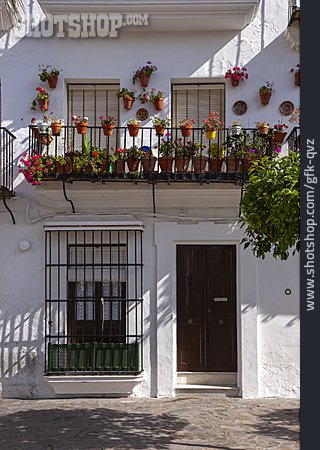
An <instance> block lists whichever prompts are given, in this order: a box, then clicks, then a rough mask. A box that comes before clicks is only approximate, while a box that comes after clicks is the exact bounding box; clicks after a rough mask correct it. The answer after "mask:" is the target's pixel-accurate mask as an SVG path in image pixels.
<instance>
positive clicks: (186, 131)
mask: <svg viewBox="0 0 320 450" xmlns="http://www.w3.org/2000/svg"><path fill="white" fill-rule="evenodd" d="M180 130H181V133H182V136H183V137H189V136H190V134H191V130H192V126H180Z"/></svg>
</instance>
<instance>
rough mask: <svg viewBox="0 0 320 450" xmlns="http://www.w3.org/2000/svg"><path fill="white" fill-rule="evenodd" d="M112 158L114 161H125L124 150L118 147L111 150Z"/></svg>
mask: <svg viewBox="0 0 320 450" xmlns="http://www.w3.org/2000/svg"><path fill="white" fill-rule="evenodd" d="M113 156H114V158H115V160H118V159H126V149H125V148H120V147H118V148H116V149H115V150H113Z"/></svg>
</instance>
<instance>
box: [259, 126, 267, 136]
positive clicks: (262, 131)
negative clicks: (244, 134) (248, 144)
mask: <svg viewBox="0 0 320 450" xmlns="http://www.w3.org/2000/svg"><path fill="white" fill-rule="evenodd" d="M258 130H259V134H260V136H261V137H263V136H268V133H269V127H268V125H265V126H263V127H259V128H258Z"/></svg>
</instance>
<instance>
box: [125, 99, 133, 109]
mask: <svg viewBox="0 0 320 450" xmlns="http://www.w3.org/2000/svg"><path fill="white" fill-rule="evenodd" d="M132 105H133V98H130V97H123V107H124V109H126V110H127V111H130V109H131V108H132Z"/></svg>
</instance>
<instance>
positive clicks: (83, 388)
mask: <svg viewBox="0 0 320 450" xmlns="http://www.w3.org/2000/svg"><path fill="white" fill-rule="evenodd" d="M44 379H45V380H46V381H47V382H48V383H49V385H50V386H51V387H52V389H53V390H54V392H55V394H56V396H59V397H66V396H69V397H72V396H77V397H81V396H82V397H86V396H87V397H88V396H102V397H128V396H129V395H131V394H132V392H133V389H134V388H135V387H136V386H137V385H138V384H139V383H141V381H143V374H139V375H60V376H57V375H46V376H44Z"/></svg>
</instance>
